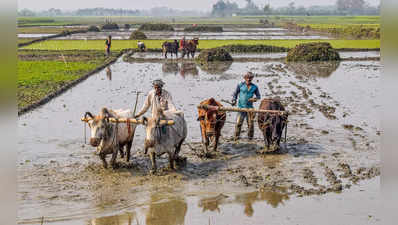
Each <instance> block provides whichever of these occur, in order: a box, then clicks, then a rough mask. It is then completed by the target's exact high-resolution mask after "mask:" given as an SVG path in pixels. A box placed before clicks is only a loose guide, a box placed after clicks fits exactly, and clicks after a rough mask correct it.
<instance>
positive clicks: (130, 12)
mask: <svg viewBox="0 0 398 225" xmlns="http://www.w3.org/2000/svg"><path fill="white" fill-rule="evenodd" d="M335 1H336V2H335V3H334V4H333V5H326V6H319V5H318V6H317V5H314V6H310V7H303V6H296V4H295V3H294V2H293V1H292V2H290V3H289V4H288V5H287V6H283V7H278V8H274V7H272V6H271V5H270V4H263V5H257V4H255V3H254V2H253V1H252V0H246V5H245V6H244V7H241V8H240V7H239V6H238V4H237V3H236V2H233V1H229V0H218V1H217V2H216V3H215V4H213V5H212V9H211V12H207V13H206V12H203V11H195V10H177V9H171V8H168V7H155V8H151V9H148V10H134V9H109V8H87V9H78V10H74V11H63V10H61V9H55V8H51V9H48V10H44V11H40V12H34V11H32V10H29V9H22V10H19V11H18V16H23V17H28V16H159V15H161V16H219V17H225V16H234V15H238V16H239V15H379V14H380V4H379V5H378V6H371V5H370V4H369V3H368V2H366V1H365V0H335Z"/></svg>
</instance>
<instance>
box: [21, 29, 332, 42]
mask: <svg viewBox="0 0 398 225" xmlns="http://www.w3.org/2000/svg"><path fill="white" fill-rule="evenodd" d="M136 29H137V28H131V29H120V30H116V31H114V30H109V31H101V32H87V33H79V34H72V35H69V36H65V37H58V38H56V39H62V40H65V39H66V40H97V39H106V37H107V36H108V35H112V38H113V39H117V40H122V39H129V37H130V34H131V32H132V31H134V30H136ZM144 33H145V35H146V36H147V37H148V39H180V38H181V37H183V36H185V37H186V38H188V39H192V38H194V37H199V38H200V39H203V40H207V39H209V40H211V39H214V40H239V39H247V40H281V39H329V38H328V37H326V36H320V35H310V34H306V33H300V32H291V31H288V30H287V29H283V28H226V29H224V31H223V32H184V31H183V29H176V30H175V31H171V32H170V31H144ZM48 35H51V34H36V33H32V34H28V33H25V34H18V38H33V37H45V36H48Z"/></svg>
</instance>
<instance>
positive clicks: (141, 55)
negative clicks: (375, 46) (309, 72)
mask: <svg viewBox="0 0 398 225" xmlns="http://www.w3.org/2000/svg"><path fill="white" fill-rule="evenodd" d="M230 54H231V56H232V58H233V59H236V60H238V61H242V60H243V59H247V60H250V59H253V60H256V59H258V60H261V59H265V60H272V59H284V58H285V57H286V55H287V52H270V53H230ZM339 54H340V57H341V58H342V59H353V60H355V59H364V58H380V51H349V52H345V51H339ZM168 57H169V58H170V54H169V56H168ZM173 57H175V56H173ZM179 57H181V53H180V54H179ZM130 58H131V59H137V60H145V59H163V58H164V55H163V53H161V52H135V53H134V54H132V55H131V56H130Z"/></svg>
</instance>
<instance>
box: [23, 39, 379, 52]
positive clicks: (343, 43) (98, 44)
mask: <svg viewBox="0 0 398 225" xmlns="http://www.w3.org/2000/svg"><path fill="white" fill-rule="evenodd" d="M164 41H165V40H145V41H144V42H145V45H146V46H147V48H161V45H162V43H163V42H164ZM309 42H329V43H330V44H331V45H332V46H333V48H337V49H339V48H358V49H363V48H380V40H199V46H198V47H199V48H201V49H208V48H215V47H221V46H223V45H231V44H244V45H256V44H264V45H273V46H279V47H286V48H293V47H295V46H296V45H297V44H300V43H309ZM22 48H23V49H33V50H104V41H103V40H87V41H86V40H48V41H43V42H39V43H35V44H32V45H29V46H25V47H22ZM126 48H137V41H136V40H113V41H112V50H122V49H126Z"/></svg>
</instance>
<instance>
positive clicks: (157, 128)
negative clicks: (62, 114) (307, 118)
mask: <svg viewBox="0 0 398 225" xmlns="http://www.w3.org/2000/svg"><path fill="white" fill-rule="evenodd" d="M200 105H209V106H219V107H222V105H221V104H220V103H219V102H218V101H216V100H214V98H210V99H207V100H205V101H202V102H201V103H200ZM260 109H266V110H279V111H284V108H283V106H282V105H281V103H280V102H279V101H278V100H272V99H263V100H262V101H261V104H260ZM258 114H259V115H258V126H259V128H260V130H261V131H262V132H263V135H264V141H265V147H266V148H267V149H272V151H274V150H277V149H278V148H279V143H280V139H281V136H282V130H283V129H284V127H285V126H286V123H287V115H286V114H277V113H258ZM226 118H227V115H226V113H225V111H220V110H211V109H205V108H201V107H198V121H199V122H200V129H201V135H202V143H203V153H204V155H207V154H208V153H209V150H208V148H209V144H210V141H211V140H212V141H213V143H214V144H213V149H212V150H213V151H217V145H218V141H219V138H220V136H221V130H222V128H223V126H224V123H225V121H226ZM122 119H124V120H122ZM83 121H86V122H87V123H88V124H89V127H90V130H91V137H90V145H91V146H93V147H96V148H97V152H98V154H99V157H100V159H101V160H102V162H103V165H104V167H105V168H106V167H107V162H106V159H105V158H106V155H108V154H112V158H111V161H110V162H111V165H112V167H113V168H115V166H116V157H117V155H118V153H119V152H120V155H121V158H123V157H124V156H125V155H126V161H127V162H128V161H129V160H130V150H131V146H132V142H133V139H134V133H135V129H136V127H137V124H143V125H144V126H145V129H146V137H145V143H144V151H145V154H149V156H150V159H151V162H152V169H151V173H154V172H155V171H156V168H157V166H156V157H159V156H161V155H163V154H164V153H167V154H168V156H169V163H170V168H171V169H174V168H176V166H177V165H179V164H180V163H184V162H185V160H186V159H185V158H182V157H180V156H179V152H180V150H181V145H182V143H183V142H184V140H185V138H186V137H187V124H186V121H185V119H184V115H183V113H182V112H161V111H160V112H159V116H156V117H155V118H147V117H143V118H142V119H141V120H136V119H134V115H133V113H132V112H131V110H124V111H123V110H110V109H107V108H103V109H102V110H101V111H100V112H99V114H98V115H96V116H95V115H93V114H92V113H90V112H86V113H85V115H84V118H83ZM119 121H124V122H119ZM123 148H125V149H126V153H124V151H123Z"/></svg>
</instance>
